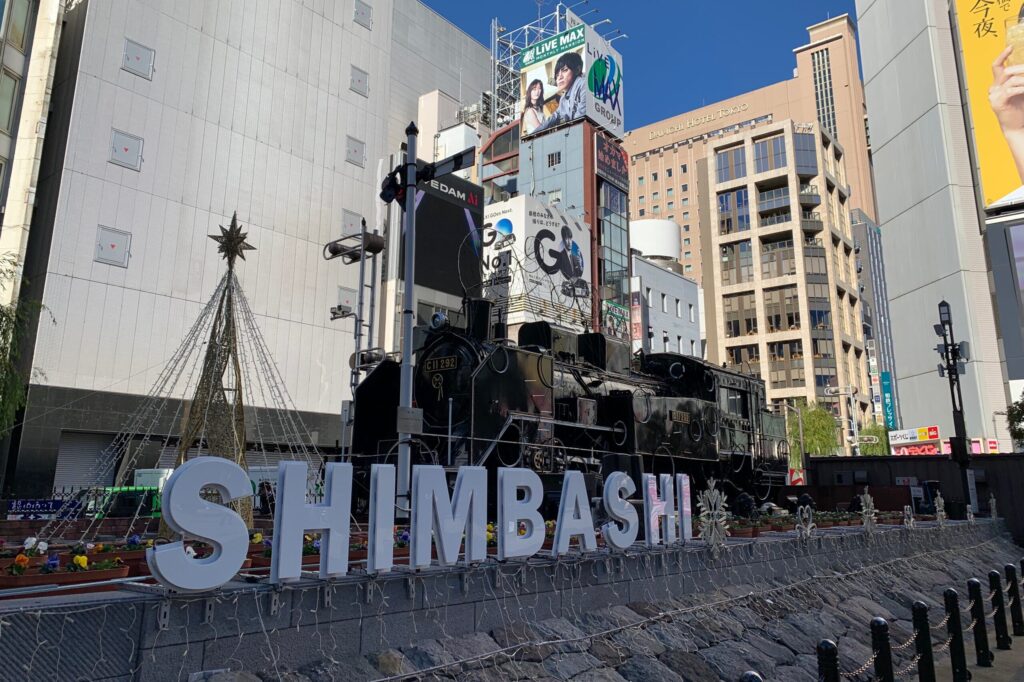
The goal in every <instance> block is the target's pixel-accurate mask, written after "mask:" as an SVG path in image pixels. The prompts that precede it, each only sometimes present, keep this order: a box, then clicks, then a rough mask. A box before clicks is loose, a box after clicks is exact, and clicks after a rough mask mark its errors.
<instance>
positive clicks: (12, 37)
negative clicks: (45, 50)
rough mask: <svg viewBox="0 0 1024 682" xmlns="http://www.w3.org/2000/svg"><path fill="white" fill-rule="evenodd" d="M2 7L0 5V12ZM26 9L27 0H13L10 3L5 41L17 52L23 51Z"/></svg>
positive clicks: (25, 31) (26, 20) (25, 32)
mask: <svg viewBox="0 0 1024 682" xmlns="http://www.w3.org/2000/svg"><path fill="white" fill-rule="evenodd" d="M2 9H3V8H2V6H0V12H2ZM28 9H29V0H14V2H13V3H11V13H10V15H9V16H8V17H7V22H8V28H7V42H9V43H10V44H11V45H12V46H13V47H14V48H15V49H16V50H18V52H24V51H25V45H26V38H27V31H28Z"/></svg>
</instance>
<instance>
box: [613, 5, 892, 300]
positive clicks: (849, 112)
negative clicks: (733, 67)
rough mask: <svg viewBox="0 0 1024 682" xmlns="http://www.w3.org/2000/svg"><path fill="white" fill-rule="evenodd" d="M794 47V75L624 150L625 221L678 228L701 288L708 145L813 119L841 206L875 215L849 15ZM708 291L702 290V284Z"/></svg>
mask: <svg viewBox="0 0 1024 682" xmlns="http://www.w3.org/2000/svg"><path fill="white" fill-rule="evenodd" d="M807 32H808V42H807V44H805V45H802V46H800V47H797V48H796V49H794V50H793V53H794V55H795V58H796V64H795V68H794V75H793V77H792V78H790V79H787V80H784V81H781V82H779V83H774V84H772V85H769V86H767V87H763V88H759V89H757V90H753V91H751V92H747V93H743V94H741V95H737V96H736V97H731V98H729V99H726V100H722V101H720V102H715V103H713V104H708V105H706V106H703V107H700V108H699V109H694V110H692V111H688V112H685V113H681V114H679V115H677V116H673V117H671V118H667V119H664V120H662V121H658V122H656V123H652V124H650V125H647V126H644V127H642V128H637V129H636V130H632V131H630V132H628V133H627V134H626V137H625V139H624V140H623V146H624V147H625V149H626V152H627V153H628V154H629V156H630V159H631V166H630V188H629V192H630V199H631V203H630V219H631V220H639V219H642V218H664V219H667V220H674V221H676V222H677V223H679V225H680V226H681V229H682V234H681V240H682V250H681V251H680V253H679V260H680V263H682V265H683V274H684V275H686V276H687V277H690V278H692V279H695V280H696V281H697V282H698V283H700V284H702V285H703V278H704V274H705V273H704V271H703V266H702V259H701V250H702V248H705V245H703V244H701V241H700V232H701V229H700V220H701V215H700V212H699V210H698V207H699V206H701V205H702V204H705V205H706V203H707V201H708V196H707V194H706V189H707V188H706V187H703V186H702V184H701V179H700V178H701V174H702V172H703V169H704V168H705V166H706V165H707V164H709V163H710V162H709V158H710V155H709V150H710V149H711V147H712V145H713V143H714V141H716V140H718V139H721V138H722V137H726V136H730V135H733V134H736V133H737V132H738V131H741V130H746V129H749V128H751V127H754V126H760V125H763V124H765V123H772V122H779V121H783V120H787V119H790V120H793V121H796V122H803V123H811V122H814V121H818V122H819V124H820V125H821V127H822V128H823V129H824V130H825V131H826V132H827V133H828V134H829V136H830V137H831V138H832V139H833V140H835V141H837V142H838V143H839V146H840V147H842V148H843V150H844V151H845V166H846V171H847V174H848V183H849V185H850V191H851V194H850V197H849V201H848V205H847V209H853V208H859V209H861V210H862V211H864V212H865V213H866V214H867V215H868V216H869V217H870V216H874V215H875V198H874V187H873V185H872V180H871V158H870V149H869V140H868V132H867V120H866V118H865V108H864V90H863V86H862V84H861V81H860V75H859V66H858V58H857V37H856V31H855V29H854V27H853V24H852V22H851V20H850V18H849V16H847V15H845V14H844V15H842V16H838V17H835V18H832V19H829V20H827V21H823V22H821V23H819V24H815V25H814V26H810V27H809V28H808V29H807ZM705 289H707V287H705Z"/></svg>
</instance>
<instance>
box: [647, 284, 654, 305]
mask: <svg viewBox="0 0 1024 682" xmlns="http://www.w3.org/2000/svg"><path fill="white" fill-rule="evenodd" d="M647 307H648V308H653V307H654V299H653V298H651V288H650V287H647Z"/></svg>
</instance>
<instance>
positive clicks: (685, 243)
mask: <svg viewBox="0 0 1024 682" xmlns="http://www.w3.org/2000/svg"><path fill="white" fill-rule="evenodd" d="M689 245H690V238H689V237H687V238H686V239H684V240H683V246H689Z"/></svg>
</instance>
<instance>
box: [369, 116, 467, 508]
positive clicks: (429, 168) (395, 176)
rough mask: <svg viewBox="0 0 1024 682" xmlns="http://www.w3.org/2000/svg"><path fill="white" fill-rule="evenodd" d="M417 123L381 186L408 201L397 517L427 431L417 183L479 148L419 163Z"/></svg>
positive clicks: (462, 162)
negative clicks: (415, 370) (418, 440)
mask: <svg viewBox="0 0 1024 682" xmlns="http://www.w3.org/2000/svg"><path fill="white" fill-rule="evenodd" d="M419 132H420V131H419V129H418V128H416V122H415V121H413V122H411V123H409V126H408V127H407V128H406V129H405V135H406V143H405V145H406V146H405V163H404V164H400V165H399V166H397V167H395V169H394V170H392V171H391V172H390V173H388V174H387V175H386V176H385V177H384V180H383V181H382V182H381V185H380V190H381V191H380V198H381V200H382V201H384V202H385V203H388V204H390V203H391V202H392V201H395V200H396V199H398V200H399V201H404V202H405V207H404V210H405V248H404V258H405V267H404V272H403V275H402V276H403V278H404V280H405V282H404V289H403V293H402V368H401V382H400V387H399V392H398V420H397V421H398V423H397V425H396V430H397V431H398V471H397V477H396V478H397V480H396V486H395V487H396V491H395V494H396V495H395V496H396V506H397V514H398V516H399V517H400V518H404V517H406V516H408V514H409V509H410V507H409V485H410V482H411V479H412V439H413V436H416V435H419V434H420V433H422V432H423V410H421V409H418V408H414V407H413V406H412V328H413V324H414V322H415V319H416V318H415V311H416V288H415V284H414V281H413V280H414V278H415V276H416V184H417V183H418V182H420V181H425V182H429V181H430V180H433V179H435V178H439V177H442V176H445V175H448V174H450V173H454V172H455V171H458V170H462V169H463V168H468V167H470V166H472V165H473V164H474V162H475V160H476V147H469V148H468V149H464V150H463V151H461V152H459V153H458V154H453V155H452V156H449V157H448V158H446V159H442V160H440V161H435V162H434V163H428V164H425V165H424V166H423V167H422V168H419V167H418V166H417V163H416V138H417V136H418V135H419Z"/></svg>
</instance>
